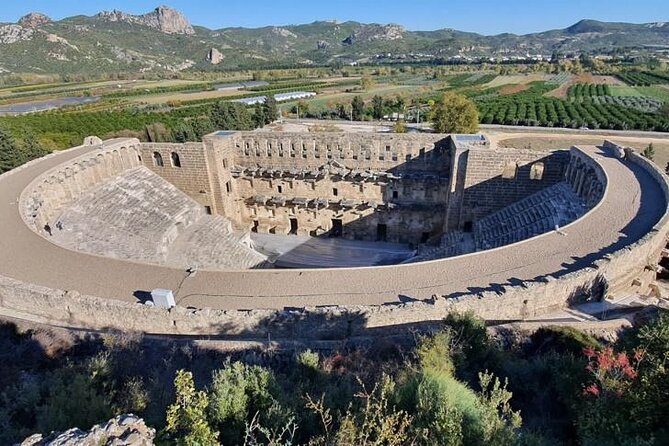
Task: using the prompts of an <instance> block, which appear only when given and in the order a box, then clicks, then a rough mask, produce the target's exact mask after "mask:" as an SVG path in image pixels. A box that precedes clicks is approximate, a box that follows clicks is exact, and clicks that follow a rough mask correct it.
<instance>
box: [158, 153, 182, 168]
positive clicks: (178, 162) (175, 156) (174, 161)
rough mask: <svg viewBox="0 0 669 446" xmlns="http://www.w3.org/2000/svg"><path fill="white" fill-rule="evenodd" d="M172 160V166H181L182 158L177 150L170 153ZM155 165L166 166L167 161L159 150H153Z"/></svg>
mask: <svg viewBox="0 0 669 446" xmlns="http://www.w3.org/2000/svg"><path fill="white" fill-rule="evenodd" d="M170 162H171V163H172V167H181V159H180V158H179V154H178V153H177V152H172V153H171V154H170ZM153 165H154V166H156V167H164V166H165V162H164V161H163V156H162V155H161V154H160V153H159V152H153Z"/></svg>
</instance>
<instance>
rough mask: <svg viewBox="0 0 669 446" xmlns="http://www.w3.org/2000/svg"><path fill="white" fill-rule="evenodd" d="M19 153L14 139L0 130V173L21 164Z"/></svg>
mask: <svg viewBox="0 0 669 446" xmlns="http://www.w3.org/2000/svg"><path fill="white" fill-rule="evenodd" d="M21 159H22V157H21V153H20V150H19V146H18V144H16V140H15V139H14V137H13V136H12V135H11V134H10V133H9V132H8V131H6V130H4V129H0V173H4V172H7V171H8V170H11V169H13V168H15V167H16V166H18V165H19V164H21Z"/></svg>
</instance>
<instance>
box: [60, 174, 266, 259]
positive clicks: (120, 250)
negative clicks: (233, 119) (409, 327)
mask: <svg viewBox="0 0 669 446" xmlns="http://www.w3.org/2000/svg"><path fill="white" fill-rule="evenodd" d="M50 226H51V228H52V231H51V232H52V240H53V242H55V243H56V244H58V245H61V246H64V247H66V248H69V249H72V250H76V251H83V252H88V253H91V254H97V255H102V256H106V257H115V258H119V259H126V260H134V261H138V262H147V263H155V264H159V265H169V266H173V267H177V268H187V267H194V268H240V269H242V268H252V267H257V266H258V265H262V264H263V262H264V261H265V257H264V256H262V255H261V254H259V253H258V252H256V251H254V250H253V249H252V248H251V247H250V242H245V241H244V239H248V234H246V235H245V234H243V233H241V232H237V231H234V230H233V228H232V225H231V222H230V221H229V220H227V219H226V218H224V217H220V216H211V215H206V214H205V212H204V209H203V207H202V206H200V205H199V204H198V203H196V202H195V201H194V200H192V199H191V198H190V197H188V196H187V195H186V194H184V193H183V192H181V191H180V190H179V189H177V188H176V187H174V186H173V185H172V184H170V183H169V182H167V181H165V180H164V179H162V178H161V177H159V176H158V175H156V174H154V173H153V172H151V171H150V170H148V169H147V168H145V167H138V168H135V169H131V170H128V171H125V172H124V173H122V174H120V175H118V176H116V177H114V178H112V179H110V180H108V181H105V182H104V183H102V184H101V185H99V186H98V187H96V188H94V189H92V190H91V191H89V192H88V193H86V194H84V195H83V196H82V197H81V198H80V199H78V200H77V201H76V202H74V203H72V204H71V205H70V206H68V207H66V208H64V209H63V210H61V213H60V216H59V218H58V220H57V221H55V222H52V223H51V224H50Z"/></svg>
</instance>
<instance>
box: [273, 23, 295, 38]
mask: <svg viewBox="0 0 669 446" xmlns="http://www.w3.org/2000/svg"><path fill="white" fill-rule="evenodd" d="M272 33H274V34H276V35H277V36H281V37H290V38H293V39H297V34H295V33H294V32H292V31H291V30H289V29H286V28H280V27H278V26H273V27H272Z"/></svg>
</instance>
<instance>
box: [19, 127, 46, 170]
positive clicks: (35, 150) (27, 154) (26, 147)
mask: <svg viewBox="0 0 669 446" xmlns="http://www.w3.org/2000/svg"><path fill="white" fill-rule="evenodd" d="M47 153H49V151H48V150H47V149H45V148H44V146H42V144H41V143H40V142H39V140H38V139H37V137H36V136H35V134H34V133H33V132H30V131H29V132H27V133H26V136H25V137H24V138H23V156H24V158H25V161H24V162H28V161H31V160H34V159H37V158H41V157H43V156H44V155H46V154H47Z"/></svg>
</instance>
